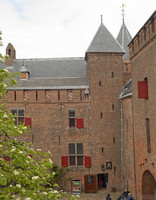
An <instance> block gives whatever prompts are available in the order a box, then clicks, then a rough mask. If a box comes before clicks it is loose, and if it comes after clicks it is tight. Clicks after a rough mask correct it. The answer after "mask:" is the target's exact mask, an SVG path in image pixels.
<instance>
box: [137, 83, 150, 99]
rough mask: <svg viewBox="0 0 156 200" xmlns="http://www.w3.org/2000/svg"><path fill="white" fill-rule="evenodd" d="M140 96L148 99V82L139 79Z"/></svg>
mask: <svg viewBox="0 0 156 200" xmlns="http://www.w3.org/2000/svg"><path fill="white" fill-rule="evenodd" d="M138 98H139V99H148V82H147V81H138Z"/></svg>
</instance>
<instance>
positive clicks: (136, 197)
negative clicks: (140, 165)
mask: <svg viewBox="0 0 156 200" xmlns="http://www.w3.org/2000/svg"><path fill="white" fill-rule="evenodd" d="M133 109H134V108H133V98H132V122H133V159H134V160H133V161H134V184H135V196H136V199H138V197H137V196H138V194H137V184H136V160H135V134H134V132H135V130H134V115H133V112H134V110H133Z"/></svg>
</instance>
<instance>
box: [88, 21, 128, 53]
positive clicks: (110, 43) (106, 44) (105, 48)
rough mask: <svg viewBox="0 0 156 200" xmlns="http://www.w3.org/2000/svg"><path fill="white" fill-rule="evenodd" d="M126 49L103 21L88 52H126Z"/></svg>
mask: <svg viewBox="0 0 156 200" xmlns="http://www.w3.org/2000/svg"><path fill="white" fill-rule="evenodd" d="M124 52H125V51H124V50H123V48H122V47H121V45H120V44H119V43H118V41H117V40H116V39H115V38H114V37H113V36H112V34H111V33H110V32H109V31H108V30H107V28H106V27H105V26H104V25H103V23H102V22H101V25H100V27H99V29H98V31H97V32H96V34H95V36H94V38H93V40H92V42H91V44H90V46H89V48H88V50H87V52H86V53H124Z"/></svg>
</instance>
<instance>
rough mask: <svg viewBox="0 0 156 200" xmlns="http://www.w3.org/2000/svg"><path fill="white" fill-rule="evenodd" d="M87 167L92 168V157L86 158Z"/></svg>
mask: <svg viewBox="0 0 156 200" xmlns="http://www.w3.org/2000/svg"><path fill="white" fill-rule="evenodd" d="M85 167H89V168H90V167H91V157H90V156H86V157H85Z"/></svg>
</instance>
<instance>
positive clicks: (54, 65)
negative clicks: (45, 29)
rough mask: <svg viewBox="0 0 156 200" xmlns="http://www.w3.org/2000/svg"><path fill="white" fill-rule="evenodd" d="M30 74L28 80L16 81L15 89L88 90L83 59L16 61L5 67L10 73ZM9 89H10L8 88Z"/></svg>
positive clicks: (85, 65)
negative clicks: (22, 71)
mask: <svg viewBox="0 0 156 200" xmlns="http://www.w3.org/2000/svg"><path fill="white" fill-rule="evenodd" d="M23 61H24V64H25V66H27V70H28V71H29V72H31V75H30V77H29V78H28V80H20V79H18V80H17V81H18V86H17V87H16V89H68V88H69V89H72V88H73V89H74V88H75V89H78V88H88V87H89V86H88V74H87V63H86V61H85V60H84V58H49V59H48V58H45V59H16V60H15V61H14V64H13V66H9V67H6V69H8V70H9V71H10V72H11V73H13V72H16V71H21V69H22V70H24V71H25V70H26V69H25V68H24V67H21V66H22V64H23ZM9 89H11V88H9Z"/></svg>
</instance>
